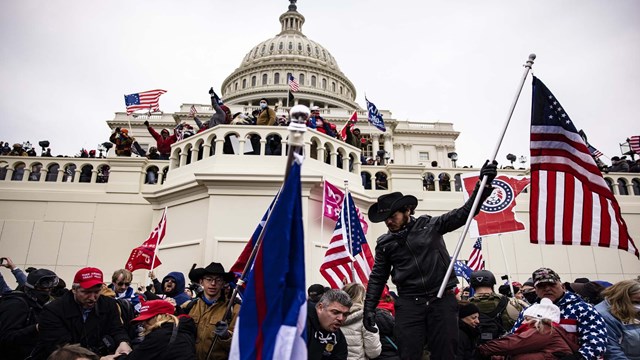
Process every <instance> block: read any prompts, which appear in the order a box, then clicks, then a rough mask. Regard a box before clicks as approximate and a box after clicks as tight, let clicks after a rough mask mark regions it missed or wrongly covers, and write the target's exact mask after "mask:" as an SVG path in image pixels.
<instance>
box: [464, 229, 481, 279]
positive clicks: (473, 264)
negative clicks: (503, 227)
mask: <svg viewBox="0 0 640 360" xmlns="http://www.w3.org/2000/svg"><path fill="white" fill-rule="evenodd" d="M467 266H468V267H469V268H470V269H471V270H472V271H478V270H482V269H484V258H483V257H482V238H481V237H479V238H478V239H477V240H476V242H475V243H474V244H473V250H471V254H469V261H467Z"/></svg>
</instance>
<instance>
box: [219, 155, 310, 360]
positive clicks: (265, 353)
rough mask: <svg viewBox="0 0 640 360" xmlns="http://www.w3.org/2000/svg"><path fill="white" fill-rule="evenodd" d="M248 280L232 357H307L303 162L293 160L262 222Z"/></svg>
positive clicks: (233, 341)
mask: <svg viewBox="0 0 640 360" xmlns="http://www.w3.org/2000/svg"><path fill="white" fill-rule="evenodd" d="M264 227H265V228H264V237H263V240H262V244H261V245H260V246H259V248H258V252H257V254H256V257H255V260H254V263H253V267H252V268H251V271H250V272H249V275H248V277H247V279H248V280H247V287H246V290H245V291H244V298H243V301H242V308H241V309H240V313H239V314H238V320H237V322H236V327H235V329H234V334H233V340H232V344H231V354H230V356H229V358H230V359H306V358H307V345H306V339H305V338H304V336H303V333H304V330H305V325H306V320H307V311H306V309H307V303H306V295H307V294H306V286H305V275H304V274H305V266H304V229H303V226H302V195H301V186H300V164H299V163H297V162H295V163H294V165H293V166H292V167H291V171H290V174H289V176H288V177H287V179H286V181H285V184H284V186H283V187H282V189H281V191H280V194H279V195H278V198H277V199H276V201H275V204H274V205H273V209H272V210H271V215H270V216H269V218H268V221H267V222H266V223H265V224H264Z"/></svg>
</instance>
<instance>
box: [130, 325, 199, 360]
mask: <svg viewBox="0 0 640 360" xmlns="http://www.w3.org/2000/svg"><path fill="white" fill-rule="evenodd" d="M179 320H180V322H179V323H178V328H177V329H176V331H177V333H176V337H175V339H174V340H173V341H171V337H172V336H173V332H174V324H173V323H164V324H162V325H161V326H160V327H159V328H157V329H155V330H153V331H151V332H150V333H149V334H147V336H145V337H144V340H143V341H142V342H141V343H140V344H139V345H138V346H136V347H134V348H133V351H132V352H130V353H129V354H128V355H122V356H118V360H147V359H153V360H195V359H196V350H195V343H196V325H195V323H194V322H193V319H191V318H190V317H186V316H181V317H180V318H179Z"/></svg>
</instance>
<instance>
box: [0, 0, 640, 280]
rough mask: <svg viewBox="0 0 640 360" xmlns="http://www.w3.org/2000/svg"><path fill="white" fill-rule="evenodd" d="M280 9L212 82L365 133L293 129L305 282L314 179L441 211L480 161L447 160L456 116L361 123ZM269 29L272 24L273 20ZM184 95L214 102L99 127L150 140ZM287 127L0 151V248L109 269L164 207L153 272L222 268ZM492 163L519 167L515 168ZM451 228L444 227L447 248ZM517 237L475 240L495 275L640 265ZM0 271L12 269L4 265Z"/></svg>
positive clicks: (627, 190) (630, 181)
mask: <svg viewBox="0 0 640 360" xmlns="http://www.w3.org/2000/svg"><path fill="white" fill-rule="evenodd" d="M279 21H280V24H281V31H280V32H279V33H278V34H277V35H275V36H274V37H272V38H270V39H267V40H265V41H263V42H261V43H259V44H257V45H256V46H254V47H253V48H251V49H250V50H249V51H248V52H247V54H246V56H245V57H244V58H243V59H241V62H240V64H239V66H238V68H237V69H236V70H235V71H233V73H231V74H230V75H229V76H228V77H227V78H226V80H225V81H224V82H223V83H222V87H221V89H220V90H221V95H222V98H223V99H224V101H225V104H226V105H227V106H229V107H230V109H231V112H232V113H235V112H242V113H251V111H253V110H255V109H257V108H258V103H259V99H261V98H267V99H268V100H269V104H270V106H271V107H274V106H275V105H277V115H278V116H282V115H286V114H287V113H288V110H289V109H290V107H291V106H293V105H295V104H303V105H307V106H318V107H320V112H321V115H322V116H323V117H324V118H326V119H327V120H329V121H330V122H332V123H334V124H336V125H337V127H338V129H340V128H342V126H343V125H344V124H345V123H346V121H347V120H348V119H349V117H350V116H351V114H352V113H353V112H354V111H357V113H358V119H359V120H360V121H359V122H358V123H357V127H358V128H359V129H360V130H361V132H362V135H363V137H364V139H365V140H366V144H365V146H363V147H362V148H357V147H353V146H351V145H348V144H347V143H345V142H343V141H341V140H338V139H335V138H331V137H329V136H326V135H325V134H322V133H319V132H317V131H315V130H310V129H309V130H308V131H306V132H305V134H304V141H305V155H306V159H305V161H304V164H303V167H302V197H303V199H302V204H303V211H304V212H303V217H304V226H305V242H306V248H305V257H306V258H305V262H306V275H307V283H308V284H312V283H317V282H319V283H325V281H324V279H323V278H322V277H321V275H320V273H319V268H320V265H321V263H322V260H323V257H324V253H325V251H326V249H327V246H328V244H329V241H330V238H331V234H332V232H333V229H334V226H335V222H333V221H332V220H330V219H323V215H322V213H323V212H322V207H323V198H322V197H323V183H324V182H325V181H328V182H330V183H332V184H334V185H337V186H339V187H341V188H343V187H344V184H345V182H348V188H349V191H350V192H351V193H352V195H353V197H354V199H355V201H356V205H357V206H359V207H360V209H362V211H363V212H365V213H366V211H367V209H368V208H369V206H370V205H371V204H372V203H373V202H375V201H376V199H377V197H378V196H380V195H382V194H385V193H388V192H390V191H401V192H403V193H404V194H411V195H414V196H416V197H417V198H418V199H419V203H418V207H417V209H416V215H422V214H430V215H439V214H442V213H444V212H446V211H449V210H451V209H453V208H456V207H459V206H461V205H462V203H463V193H462V192H461V189H460V180H459V179H460V176H461V175H462V174H465V173H467V172H473V173H478V172H479V169H466V168H465V169H461V168H456V166H455V165H456V164H455V161H452V159H451V158H450V157H451V154H450V153H453V152H455V151H456V142H455V141H456V139H457V137H458V135H459V132H457V131H456V130H455V128H454V124H451V123H446V122H432V123H430V122H413V121H400V120H397V119H394V117H393V114H392V113H391V112H390V111H386V110H382V111H381V112H382V114H383V116H384V121H385V125H386V127H387V131H386V132H381V131H379V130H378V129H376V128H374V127H373V126H371V125H369V124H368V122H367V121H366V118H367V112H366V110H365V109H363V108H361V107H360V106H359V105H358V104H357V103H356V102H355V98H356V85H355V84H353V83H352V82H351V81H350V80H349V78H348V77H347V75H346V74H344V73H343V72H342V71H341V70H340V67H339V66H338V62H337V60H336V59H335V58H334V57H333V56H332V55H331V53H330V52H329V50H327V48H325V47H324V46H322V45H321V44H318V43H317V42H315V41H313V40H311V39H310V38H308V37H307V36H306V35H305V34H304V33H303V24H304V22H305V17H304V16H303V15H302V14H301V13H300V12H298V10H297V7H296V5H295V1H291V4H290V5H289V8H288V10H287V11H286V12H284V13H283V14H282V15H281V16H280V18H279ZM273 32H274V33H275V32H277V22H276V19H273ZM248 45H250V44H248ZM328 45H330V44H328ZM289 74H292V75H293V76H294V77H295V78H296V79H297V80H298V82H299V84H300V90H299V91H298V92H296V93H294V96H295V99H294V103H293V104H288V103H287V100H288V97H287V91H288V84H287V78H288V75H289ZM185 101H188V99H185ZM192 106H195V108H196V110H197V111H198V116H199V117H200V118H201V119H203V120H205V119H208V117H209V116H210V115H211V114H212V113H213V109H212V108H211V106H210V105H209V104H195V103H192V102H185V103H183V104H182V105H181V106H180V109H177V111H175V112H173V113H167V112H165V113H162V114H159V115H154V114H152V115H138V116H136V117H133V116H129V117H128V116H127V115H126V113H121V112H118V113H116V114H115V116H114V118H113V119H112V120H109V121H108V122H107V123H108V125H109V126H110V127H111V129H114V128H116V127H125V128H129V126H131V129H130V134H131V135H133V136H134V137H135V138H136V139H137V141H138V142H139V143H140V144H141V145H142V147H144V148H148V147H150V146H155V140H154V139H153V138H152V137H151V136H150V135H149V133H148V132H147V130H146V127H145V126H144V124H143V123H144V121H149V123H150V124H151V126H153V127H154V128H155V129H158V131H159V129H162V128H168V129H172V128H174V127H175V126H176V125H177V124H179V123H182V122H187V123H190V124H193V125H194V126H195V124H194V122H193V117H189V110H190V109H191V107H192ZM288 133H289V132H288V130H287V128H286V127H278V126H246V125H219V126H217V127H214V128H213V129H209V130H207V131H204V132H201V133H199V134H196V135H194V136H191V137H189V138H187V139H185V140H181V141H179V142H177V143H175V144H174V145H173V146H172V148H171V157H170V159H169V160H148V159H146V158H144V157H116V156H115V154H114V151H110V152H109V153H108V155H107V156H106V157H104V158H62V157H58V158H46V157H12V156H2V157H0V168H3V169H4V171H3V172H2V176H0V214H1V215H0V257H4V256H8V257H11V258H12V259H13V260H14V262H15V263H16V264H18V265H19V266H20V267H22V268H23V269H24V268H26V267H27V266H34V267H37V268H40V267H45V268H49V269H52V270H54V271H55V272H56V273H58V274H59V275H60V277H62V278H63V279H65V280H66V281H67V283H68V284H69V283H70V282H71V279H72V278H73V275H74V274H75V272H76V271H77V270H78V269H79V268H80V267H84V266H96V267H98V268H101V269H102V270H103V271H104V272H105V275H106V277H108V276H110V274H111V273H112V271H113V270H115V269H119V268H122V267H124V265H125V263H126V261H127V259H128V257H129V254H130V252H131V250H132V249H133V248H135V247H137V246H140V245H141V244H142V242H143V241H144V240H146V238H147V237H148V235H149V233H150V231H151V230H152V229H153V228H154V227H155V226H156V224H157V223H158V220H159V218H160V215H161V213H162V211H163V209H164V208H165V207H166V208H167V209H168V213H167V219H168V220H167V233H166V237H165V238H164V240H163V242H162V243H161V244H160V247H159V254H158V256H159V258H160V260H161V261H162V265H161V266H160V267H159V268H158V269H157V270H156V272H157V273H158V275H159V276H163V275H165V274H166V273H168V272H170V271H182V272H184V273H185V274H186V273H187V272H188V271H189V269H190V267H191V265H192V264H193V263H197V264H198V265H199V266H203V265H205V266H206V265H207V264H208V263H209V262H211V261H218V262H221V263H223V264H224V266H225V268H227V269H228V268H229V267H230V266H231V265H232V264H233V263H234V261H235V260H236V258H237V257H238V255H239V253H240V252H241V250H242V249H243V248H244V246H245V244H246V242H247V240H248V239H249V237H250V236H251V234H252V233H253V231H254V229H255V227H256V225H257V224H258V222H259V221H260V219H261V218H262V216H263V214H264V212H265V210H266V209H267V207H268V205H269V204H270V203H271V201H272V199H273V197H274V195H275V194H276V192H277V191H278V189H279V188H280V186H281V184H282V181H283V174H284V170H285V164H286V150H287V136H288ZM228 136H235V137H236V138H237V139H238V142H237V146H236V151H235V153H234V154H225V153H224V151H223V146H224V142H225V137H228ZM251 137H254V138H256V137H259V139H260V151H259V154H251V153H247V148H248V147H250V146H251V142H250V141H249V139H250V138H251ZM274 137H275V138H278V137H279V139H281V142H280V145H279V146H280V147H281V148H280V150H281V151H278V152H276V155H272V154H270V155H268V154H267V151H266V146H267V139H268V138H274ZM361 155H364V158H367V157H372V158H375V157H376V156H378V157H379V158H380V162H381V163H380V164H377V165H367V164H363V163H362V161H361ZM432 162H437V165H436V166H434V165H432ZM433 164H435V163H433ZM148 173H153V174H157V181H153V180H150V177H149V176H148ZM501 173H504V174H509V175H525V174H526V173H527V171H526V170H524V169H522V170H501ZM638 175H639V174H630V173H610V174H606V175H605V179H606V180H607V182H608V183H609V184H610V185H611V188H612V189H613V191H614V193H615V194H616V197H617V199H618V202H619V204H620V207H621V209H622V215H623V217H624V219H625V221H626V223H627V226H628V227H629V231H630V233H631V236H632V237H634V238H635V241H636V243H638V242H640V176H638ZM376 179H386V180H385V181H383V182H376ZM425 179H427V180H425ZM431 179H432V180H431ZM516 201H517V206H516V208H515V209H516V216H517V218H518V219H520V220H521V221H522V222H524V223H525V225H526V228H527V229H528V222H529V214H528V207H529V198H528V193H522V194H521V195H520V196H519V197H518V198H517V199H516ZM461 230H462V229H460V230H458V231H456V232H453V233H450V234H447V235H445V239H446V242H447V246H448V248H449V252H450V253H452V252H453V249H454V248H455V244H456V242H457V240H458V238H459V237H460V233H461ZM384 232H386V227H385V225H384V224H383V223H382V224H369V230H368V234H367V239H368V241H369V244H370V245H371V246H372V248H373V247H374V246H375V241H376V238H377V237H378V236H379V235H381V234H382V233H384ZM528 235H529V234H528V231H524V232H518V233H510V234H504V235H502V236H501V238H498V237H497V236H494V237H487V238H485V239H484V241H483V253H484V258H485V261H486V267H487V268H488V269H490V270H492V271H494V273H495V274H496V275H497V276H500V275H504V274H506V273H507V266H506V265H508V267H509V270H510V272H511V274H512V276H513V278H514V280H518V281H521V282H523V281H524V280H526V279H527V278H528V277H530V275H531V272H532V271H533V270H535V269H536V268H538V267H540V266H547V267H551V268H553V269H554V270H556V271H557V272H558V273H559V274H560V275H561V277H562V278H563V280H564V281H572V280H573V279H574V278H576V277H588V278H590V279H592V280H596V279H600V280H608V281H611V282H614V281H618V280H622V279H628V278H635V277H636V276H638V274H640V261H639V260H638V259H637V258H636V257H635V256H634V255H633V254H631V253H628V252H624V251H620V250H617V249H608V248H597V247H585V246H560V245H537V244H530V243H529V236H528ZM500 242H502V244H503V245H504V256H503V251H502V248H501V245H500ZM472 244H473V241H471V240H468V239H467V241H466V242H465V244H464V246H463V247H462V251H461V252H460V258H461V259H466V258H467V256H468V254H469V253H470V251H471V246H472ZM505 258H506V259H507V264H505V261H504V259H505ZM3 274H4V276H5V278H7V280H8V281H12V280H13V279H12V276H10V274H9V273H8V272H6V271H3ZM145 276H146V271H136V272H135V273H134V283H139V284H142V283H144V282H145Z"/></svg>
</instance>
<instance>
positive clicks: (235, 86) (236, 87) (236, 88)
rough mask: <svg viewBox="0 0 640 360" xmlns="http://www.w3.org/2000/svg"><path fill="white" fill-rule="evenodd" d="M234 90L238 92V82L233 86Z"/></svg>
mask: <svg viewBox="0 0 640 360" xmlns="http://www.w3.org/2000/svg"><path fill="white" fill-rule="evenodd" d="M233 90H238V82H237V81H236V83H235V84H233Z"/></svg>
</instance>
